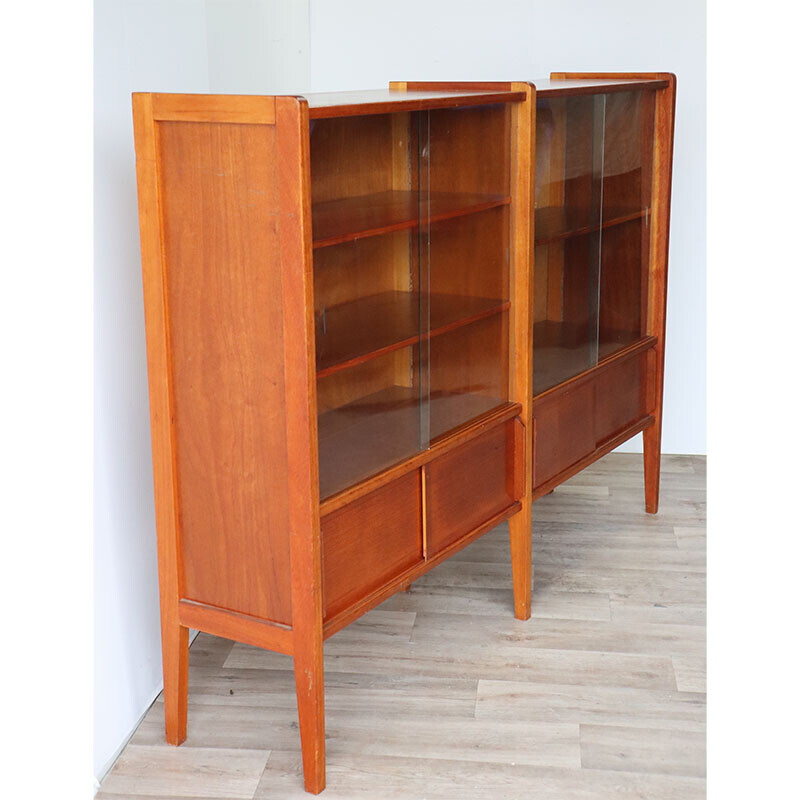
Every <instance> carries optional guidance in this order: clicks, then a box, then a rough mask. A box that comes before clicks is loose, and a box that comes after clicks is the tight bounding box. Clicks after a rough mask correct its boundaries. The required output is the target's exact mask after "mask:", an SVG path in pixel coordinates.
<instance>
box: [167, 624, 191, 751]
mask: <svg viewBox="0 0 800 800" xmlns="http://www.w3.org/2000/svg"><path fill="white" fill-rule="evenodd" d="M161 649H162V651H163V653H162V664H163V669H164V728H165V732H166V740H167V743H168V744H174V745H179V744H181V743H182V742H184V741H186V709H187V699H188V693H189V629H188V628H184V627H183V625H178V624H174V625H162V628H161Z"/></svg>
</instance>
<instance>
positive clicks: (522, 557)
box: [508, 500, 533, 619]
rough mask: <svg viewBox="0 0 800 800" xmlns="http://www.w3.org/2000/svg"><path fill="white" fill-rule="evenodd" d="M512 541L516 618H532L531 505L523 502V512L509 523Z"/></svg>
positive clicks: (519, 512) (517, 514) (518, 513)
mask: <svg viewBox="0 0 800 800" xmlns="http://www.w3.org/2000/svg"><path fill="white" fill-rule="evenodd" d="M508 528H509V535H510V540H511V572H512V575H513V580H514V616H515V617H516V618H517V619H530V616H531V539H532V536H533V531H532V530H531V504H530V502H528V501H527V500H526V501H524V502H523V505H522V510H521V511H518V512H517V513H516V514H515V515H514V516H513V517H511V518H510V519H509V521H508Z"/></svg>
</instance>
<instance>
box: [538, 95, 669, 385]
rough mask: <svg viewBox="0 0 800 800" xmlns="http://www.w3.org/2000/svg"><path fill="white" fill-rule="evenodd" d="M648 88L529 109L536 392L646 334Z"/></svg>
mask: <svg viewBox="0 0 800 800" xmlns="http://www.w3.org/2000/svg"><path fill="white" fill-rule="evenodd" d="M654 112H655V93H654V92H652V91H625V92H611V93H607V94H595V95H580V96H573V97H556V98H551V99H545V98H542V99H540V100H539V101H538V102H537V110H536V172H535V203H534V205H535V212H534V244H535V254H534V271H533V272H534V275H533V277H534V308H533V319H534V326H533V391H534V396H535V395H538V394H540V393H541V392H544V391H546V390H548V389H551V388H552V387H554V386H556V385H558V384H560V383H562V382H563V381H565V380H567V379H569V378H571V377H573V376H575V375H578V374H580V373H581V372H583V371H585V370H587V369H590V368H592V367H594V366H596V365H597V364H598V363H600V362H602V361H603V360H604V359H606V358H608V357H609V356H611V355H613V354H614V353H616V352H617V351H619V350H620V349H622V348H624V347H627V346H629V345H632V344H635V343H636V342H638V341H640V340H641V339H642V338H644V336H645V332H646V326H647V303H648V297H647V286H648V274H647V271H648V268H649V266H648V265H649V260H650V259H649V240H650V208H651V197H650V195H651V190H652V169H653V136H654Z"/></svg>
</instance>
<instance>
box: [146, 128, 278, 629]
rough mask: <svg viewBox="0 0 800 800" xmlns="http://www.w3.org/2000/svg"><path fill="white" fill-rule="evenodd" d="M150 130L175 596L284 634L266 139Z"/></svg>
mask: <svg viewBox="0 0 800 800" xmlns="http://www.w3.org/2000/svg"><path fill="white" fill-rule="evenodd" d="M157 128H158V151H159V153H158V161H159V164H160V183H161V187H160V189H161V191H160V194H161V213H162V220H163V231H164V232H163V249H164V263H165V267H164V270H165V275H164V282H165V294H166V302H167V310H168V314H167V319H168V342H169V345H168V346H169V361H170V364H169V366H170V372H171V376H172V381H171V383H172V387H173V388H172V393H173V411H174V420H173V425H174V434H173V435H174V452H175V456H174V458H175V471H176V477H177V505H178V520H179V522H178V525H179V560H180V563H181V565H182V569H181V595H182V596H183V597H187V598H189V599H192V600H197V601H199V602H203V603H209V604H212V605H215V606H220V607H222V608H227V609H232V610H235V611H239V612H243V613H246V614H251V615H253V616H256V617H260V618H263V619H268V620H273V621H277V622H282V623H287V624H288V623H291V601H290V587H289V575H290V564H289V524H288V519H289V518H288V501H287V496H288V491H287V449H286V430H285V422H286V420H285V413H284V407H285V386H284V361H283V354H284V342H283V312H282V307H281V298H282V295H281V278H280V252H279V241H278V223H277V218H278V215H277V209H278V196H277V171H276V164H277V161H276V158H277V153H276V143H275V129H274V127H273V126H266V125H238V124H217V123H186V122H163V123H160V124H159V125H158V126H157Z"/></svg>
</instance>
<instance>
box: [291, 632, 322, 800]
mask: <svg viewBox="0 0 800 800" xmlns="http://www.w3.org/2000/svg"><path fill="white" fill-rule="evenodd" d="M315 638H316V637H315ZM301 641H302V640H301V637H299V636H298V637H296V638H295V653H294V680H295V686H296V689H297V712H298V716H299V718H300V745H301V747H302V751H303V777H304V780H305V789H306V791H307V792H310V793H311V794H319V793H320V792H321V791H322V790H323V789H324V788H325V691H324V678H323V668H322V637H321V636H320V637H319V639H318V641H315V642H313V643H311V642H309V643H304V644H301Z"/></svg>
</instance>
